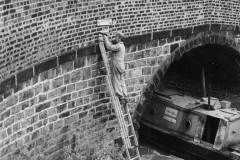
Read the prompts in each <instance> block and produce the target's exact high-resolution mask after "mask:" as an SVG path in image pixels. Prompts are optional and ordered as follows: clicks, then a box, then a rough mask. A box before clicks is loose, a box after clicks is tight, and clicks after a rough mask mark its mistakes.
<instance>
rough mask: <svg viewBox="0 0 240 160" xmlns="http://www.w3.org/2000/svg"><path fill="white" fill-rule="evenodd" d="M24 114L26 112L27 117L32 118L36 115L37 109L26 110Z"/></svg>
mask: <svg viewBox="0 0 240 160" xmlns="http://www.w3.org/2000/svg"><path fill="white" fill-rule="evenodd" d="M24 112H25V116H26V117H29V116H31V115H33V114H34V113H35V108H28V109H25V110H24Z"/></svg>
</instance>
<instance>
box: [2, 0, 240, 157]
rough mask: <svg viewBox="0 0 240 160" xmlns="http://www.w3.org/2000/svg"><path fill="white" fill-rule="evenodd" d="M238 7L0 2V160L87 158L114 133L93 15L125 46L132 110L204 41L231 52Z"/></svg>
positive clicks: (208, 0) (150, 0) (198, 1)
mask: <svg viewBox="0 0 240 160" xmlns="http://www.w3.org/2000/svg"><path fill="white" fill-rule="evenodd" d="M239 6H240V4H239V2H238V0H230V1H227V2H225V1H223V0H221V1H212V0H205V1H202V0H195V1H186V0H178V1H177V0H176V1H175V0H173V1H162V2H159V1H154V0H136V1H127V0H124V1H122V0H117V1H114V2H111V1H100V0H90V1H84V2H83V1H70V0H68V1H63V0H56V1H44V2H43V1H38V0H36V1H15V0H5V1H0V11H1V12H0V17H2V18H0V32H1V34H0V53H1V61H0V71H1V77H0V81H1V83H0V159H38V160H39V159H49V160H50V159H51V160H52V159H64V158H65V157H66V154H67V155H69V154H71V155H74V156H76V157H78V158H80V159H87V158H88V157H89V156H90V155H92V154H93V152H94V151H97V150H99V149H101V148H102V145H105V144H109V143H112V142H113V140H115V141H117V140H116V138H118V137H119V136H120V134H119V129H118V124H117V121H116V115H115V113H114V110H113V108H112V104H111V100H110V95H109V92H108V89H107V85H106V79H105V78H106V77H105V75H106V69H105V68H104V65H103V63H102V59H101V57H100V53H99V48H98V47H97V45H96V44H95V42H96V38H97V32H98V31H100V30H101V28H99V27H97V25H96V20H97V19H98V18H100V19H103V18H113V20H116V21H117V23H116V25H114V26H112V27H110V31H116V30H121V31H122V32H124V33H125V34H126V35H127V36H128V38H127V39H126V41H125V45H126V47H127V48H126V49H127V55H126V58H125V66H126V84H127V89H128V93H129V97H130V102H129V107H130V109H131V112H133V110H134V109H135V106H136V104H137V102H138V101H139V97H140V95H141V94H142V92H143V88H144V87H145V86H146V85H147V84H149V83H150V84H154V85H156V84H159V82H160V81H161V79H162V78H163V75H164V73H165V72H166V70H167V68H168V66H169V65H170V64H171V63H172V62H173V61H176V60H178V59H179V58H181V56H182V55H183V54H184V53H185V52H187V51H189V50H190V49H192V48H195V47H198V46H201V45H204V44H220V45H227V46H229V47H231V48H234V49H235V50H237V51H239V50H240V45H239V42H238V41H236V40H235V37H234V35H236V34H238V33H239V27H238V26H239V21H238V17H239V12H238V11H239Z"/></svg>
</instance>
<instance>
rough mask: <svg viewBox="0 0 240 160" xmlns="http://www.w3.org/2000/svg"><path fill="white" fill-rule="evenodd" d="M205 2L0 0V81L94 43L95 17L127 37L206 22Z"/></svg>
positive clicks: (195, 0)
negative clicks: (105, 20)
mask: <svg viewBox="0 0 240 160" xmlns="http://www.w3.org/2000/svg"><path fill="white" fill-rule="evenodd" d="M207 5H208V4H207V1H206V2H205V1H202V0H194V1H185V0H171V1H153V0H134V1H129V0H116V1H106V0H46V1H41V0H33V1H30V0H2V1H1V2H0V17H1V18H0V32H1V34H0V44H1V45H0V53H1V61H0V75H1V76H0V81H2V80H3V79H5V78H7V77H10V76H11V75H13V74H15V73H17V72H19V71H21V70H23V69H25V68H26V67H29V66H31V65H34V64H36V63H38V62H40V61H44V60H46V59H48V58H50V57H54V56H56V55H60V54H63V53H65V52H66V51H70V50H72V49H73V48H80V47H83V46H87V45H89V44H91V43H94V42H95V40H96V33H97V32H98V31H100V30H101V28H99V27H97V19H104V18H112V19H113V20H116V22H117V23H116V25H114V26H113V27H111V29H110V30H111V31H116V30H121V31H122V32H124V33H126V35H127V36H133V35H141V34H146V33H151V32H157V31H160V30H165V29H174V28H184V27H188V26H197V25H200V24H204V23H205V22H206V17H205V9H206V7H205V6H207Z"/></svg>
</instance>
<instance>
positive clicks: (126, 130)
mask: <svg viewBox="0 0 240 160" xmlns="http://www.w3.org/2000/svg"><path fill="white" fill-rule="evenodd" d="M99 48H100V51H101V55H102V58H103V61H104V65H105V67H106V70H107V75H106V78H107V84H108V88H109V91H110V95H111V98H112V103H113V107H114V110H115V112H116V115H117V119H118V123H119V125H120V129H121V136H122V139H123V142H124V146H125V148H126V156H127V158H128V160H141V157H140V153H139V150H138V140H137V137H136V133H135V130H134V127H133V123H132V118H131V115H130V112H129V109H128V107H127V106H126V107H125V108H126V109H124V106H121V104H120V102H119V99H118V97H117V96H116V94H115V91H114V88H113V85H112V81H111V77H110V66H109V62H108V57H107V55H106V50H105V46H104V42H103V41H100V42H99Z"/></svg>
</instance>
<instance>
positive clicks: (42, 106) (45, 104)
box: [36, 102, 51, 112]
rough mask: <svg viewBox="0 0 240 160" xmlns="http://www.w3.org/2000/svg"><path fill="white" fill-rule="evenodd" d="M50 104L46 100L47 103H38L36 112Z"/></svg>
mask: <svg viewBox="0 0 240 160" xmlns="http://www.w3.org/2000/svg"><path fill="white" fill-rule="evenodd" d="M50 105H51V102H47V103H44V104H41V105H38V106H37V107H36V112H41V111H42V110H44V109H47V108H49V107H50Z"/></svg>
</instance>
